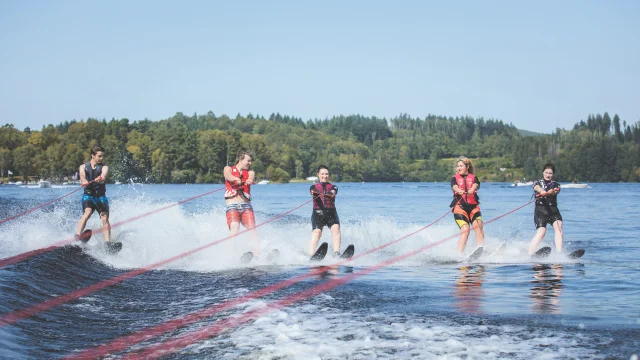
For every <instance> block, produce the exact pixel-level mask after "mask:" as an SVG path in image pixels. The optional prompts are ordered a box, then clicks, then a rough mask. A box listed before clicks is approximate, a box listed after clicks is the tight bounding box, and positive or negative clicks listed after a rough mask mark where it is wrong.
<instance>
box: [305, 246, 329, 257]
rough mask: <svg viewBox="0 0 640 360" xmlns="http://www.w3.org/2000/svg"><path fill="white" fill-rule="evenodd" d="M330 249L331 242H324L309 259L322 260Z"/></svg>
mask: <svg viewBox="0 0 640 360" xmlns="http://www.w3.org/2000/svg"><path fill="white" fill-rule="evenodd" d="M328 249H329V244H327V243H326V242H323V243H322V244H320V247H319V248H318V250H316V252H315V254H313V255H312V256H311V258H309V261H320V260H322V259H324V257H325V256H326V255H327V250H328Z"/></svg>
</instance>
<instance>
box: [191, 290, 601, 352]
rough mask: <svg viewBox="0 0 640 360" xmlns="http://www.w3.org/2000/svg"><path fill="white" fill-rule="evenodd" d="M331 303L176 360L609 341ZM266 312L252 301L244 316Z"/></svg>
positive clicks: (566, 347) (319, 301)
mask: <svg viewBox="0 0 640 360" xmlns="http://www.w3.org/2000/svg"><path fill="white" fill-rule="evenodd" d="M334 301H337V300H335V299H333V298H332V297H331V296H318V297H316V298H315V299H314V300H313V301H312V303H309V304H303V305H298V306H293V307H289V308H286V309H281V310H274V311H272V312H270V313H268V314H266V315H264V316H262V317H260V318H258V319H256V320H255V321H253V322H251V323H250V324H248V325H244V326H241V327H240V328H237V329H233V330H229V331H228V332H227V333H225V334H223V335H222V336H219V337H216V338H215V339H211V340H207V341H205V342H202V343H198V344H193V345H192V346H190V347H187V348H185V349H184V350H181V351H184V353H188V354H191V355H195V356H198V355H203V356H204V355H213V356H215V357H216V358H223V359H235V358H245V357H246V358H256V359H273V358H286V359H345V358H351V359H372V358H376V359H398V358H419V359H443V358H446V359H469V358H474V359H495V358H505V357H506V358H511V359H532V358H535V359H567V358H597V357H598V356H596V355H597V354H598V351H597V347H598V346H602V345H606V344H608V343H611V342H612V341H613V339H610V338H594V337H591V336H589V335H588V333H587V332H576V333H573V334H570V333H566V332H562V333H558V332H556V331H554V330H552V329H545V328H532V327H528V326H518V325H501V324H496V325H493V324H488V325H487V324H464V323H460V322H456V321H451V320H447V319H445V318H443V317H428V316H423V315H421V314H403V315H394V314H387V313H380V312H369V313H359V312H348V311H347V312H343V311H339V310H337V309H335V308H334V307H332V303H333V302H334ZM264 306H266V304H265V303H263V302H262V301H254V302H252V303H251V304H250V305H247V306H246V309H245V310H246V311H249V310H252V309H255V308H261V307H264Z"/></svg>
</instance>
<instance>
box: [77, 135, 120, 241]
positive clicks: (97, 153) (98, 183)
mask: <svg viewBox="0 0 640 360" xmlns="http://www.w3.org/2000/svg"><path fill="white" fill-rule="evenodd" d="M103 157H104V149H103V148H102V147H100V145H94V146H93V148H91V160H90V161H89V162H88V163H85V164H82V165H80V168H78V174H79V175H80V183H81V184H82V186H84V193H83V194H82V211H83V214H82V217H81V218H80V221H78V227H77V231H76V238H77V239H79V238H80V234H81V233H82V231H83V230H84V227H85V226H86V225H87V221H88V220H89V218H90V217H91V215H92V214H93V212H94V211H98V214H99V215H100V220H102V225H103V226H104V231H103V232H102V234H103V236H104V241H106V242H108V241H110V240H111V225H110V224H109V199H107V197H106V192H107V187H106V185H105V181H106V179H107V175H108V174H109V167H108V166H107V165H104V164H103V163H102V158H103Z"/></svg>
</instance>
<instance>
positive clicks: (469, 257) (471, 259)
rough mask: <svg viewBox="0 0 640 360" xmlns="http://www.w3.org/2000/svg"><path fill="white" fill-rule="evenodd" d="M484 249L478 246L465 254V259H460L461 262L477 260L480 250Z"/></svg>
mask: <svg viewBox="0 0 640 360" xmlns="http://www.w3.org/2000/svg"><path fill="white" fill-rule="evenodd" d="M483 251H484V248H483V247H482V246H478V248H477V249H475V250H474V251H473V252H472V253H471V255H469V256H467V258H466V259H464V260H462V261H461V262H463V263H470V262H473V261H476V260H478V258H479V257H480V256H481V255H482V252H483Z"/></svg>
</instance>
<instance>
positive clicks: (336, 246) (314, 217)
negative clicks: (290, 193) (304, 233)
mask: <svg viewBox="0 0 640 360" xmlns="http://www.w3.org/2000/svg"><path fill="white" fill-rule="evenodd" d="M318 179H319V180H320V182H318V183H316V184H314V185H311V188H310V189H309V191H310V193H311V196H313V212H312V213H311V228H312V231H311V242H310V243H309V256H312V255H313V254H314V253H315V251H316V247H317V246H318V240H320V237H321V236H322V228H323V227H324V226H326V227H328V228H329V229H330V230H331V237H332V239H333V254H334V256H336V257H338V256H340V218H339V217H338V212H337V211H336V204H335V202H336V195H338V187H337V186H335V185H333V184H332V183H330V182H329V168H327V167H326V166H325V165H320V166H318Z"/></svg>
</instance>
